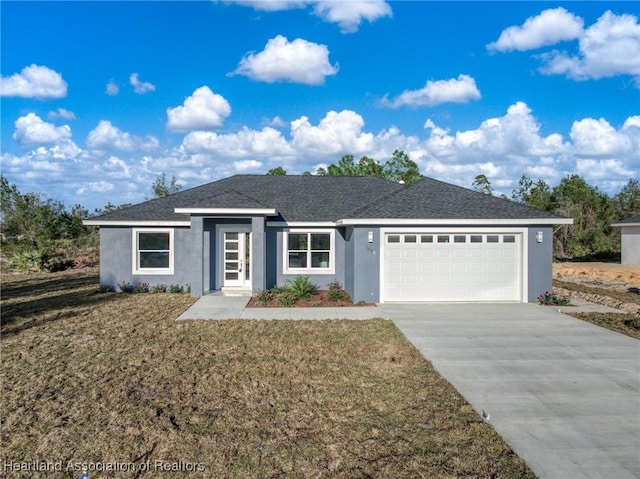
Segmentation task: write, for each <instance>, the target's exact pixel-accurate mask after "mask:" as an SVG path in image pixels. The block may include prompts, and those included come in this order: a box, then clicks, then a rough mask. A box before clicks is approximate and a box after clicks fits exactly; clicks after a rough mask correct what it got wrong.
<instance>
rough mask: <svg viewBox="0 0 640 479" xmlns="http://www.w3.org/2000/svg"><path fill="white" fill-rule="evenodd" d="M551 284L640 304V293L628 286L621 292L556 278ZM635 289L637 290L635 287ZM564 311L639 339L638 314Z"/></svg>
mask: <svg viewBox="0 0 640 479" xmlns="http://www.w3.org/2000/svg"><path fill="white" fill-rule="evenodd" d="M553 285H554V287H558V288H564V289H568V290H570V291H579V292H581V293H588V294H595V295H599V296H606V297H609V298H613V299H616V300H618V301H622V302H625V303H632V304H637V305H639V306H640V295H639V294H638V293H637V292H632V289H631V288H629V290H628V291H627V292H623V291H616V290H612V289H610V288H599V287H594V286H587V285H584V284H580V283H574V282H572V281H560V280H556V279H554V280H553ZM635 289H636V290H637V288H635ZM566 313H567V314H569V315H570V316H573V317H574V318H578V319H581V320H583V321H587V322H589V323H593V324H596V325H598V326H601V327H603V328H606V329H610V330H611V331H616V332H618V333H622V334H626V335H627V336H631V337H632V338H636V339H640V317H639V316H638V315H635V314H625V313H572V312H571V311H566Z"/></svg>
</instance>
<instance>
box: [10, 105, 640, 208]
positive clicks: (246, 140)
mask: <svg viewBox="0 0 640 479" xmlns="http://www.w3.org/2000/svg"><path fill="white" fill-rule="evenodd" d="M31 115H33V116H31V117H29V116H28V115H26V116H25V117H23V120H22V122H21V125H20V130H19V131H20V132H21V133H20V134H21V135H22V137H21V138H22V139H23V140H28V141H29V142H31V141H32V140H34V139H36V138H38V137H40V139H41V140H46V141H48V142H49V143H38V142H35V143H33V142H31V143H29V144H34V148H33V149H32V151H29V152H28V153H24V154H19V155H13V154H2V155H1V162H2V168H3V172H4V173H5V174H6V175H7V176H8V177H9V178H10V179H11V181H12V182H16V184H18V186H19V188H20V189H21V191H44V192H54V193H51V194H52V196H53V197H55V198H56V199H60V200H62V201H64V202H65V203H66V204H73V203H76V202H77V201H78V200H77V195H79V194H82V195H83V196H82V202H83V203H84V204H85V206H88V207H89V208H93V207H101V206H103V205H104V204H106V202H107V201H109V199H111V200H112V202H114V203H115V202H117V203H125V202H133V203H137V202H140V201H143V200H144V199H145V198H147V197H148V196H149V187H150V185H151V183H152V182H153V179H154V178H155V176H156V175H157V172H158V171H166V172H167V173H168V174H170V175H174V174H175V176H176V178H178V179H179V181H180V182H181V184H184V186H185V188H189V187H192V186H196V185H200V184H203V183H205V182H208V181H213V180H216V179H220V178H224V177H226V176H228V175H232V174H237V173H257V174H261V173H264V172H266V171H267V170H268V169H269V168H273V167H276V166H284V167H285V169H286V170H287V171H288V172H289V173H290V174H299V173H301V172H303V171H305V170H308V171H312V172H314V171H316V169H317V166H319V165H327V164H330V163H335V162H337V161H339V160H340V157H341V156H342V155H345V154H353V155H354V156H355V157H356V158H360V157H361V156H363V155H367V156H369V157H371V158H375V159H376V160H378V161H380V162H381V163H383V162H385V161H386V160H388V159H389V158H390V157H391V155H392V153H393V151H394V150H395V149H402V150H404V151H405V152H407V153H408V154H409V156H410V158H411V159H412V160H414V161H415V162H416V163H417V164H418V165H419V167H420V170H421V172H422V173H423V174H426V175H428V176H432V177H435V178H437V179H439V180H442V181H447V182H450V183H453V184H458V185H461V186H465V187H470V186H471V184H472V182H473V179H474V178H475V176H476V175H477V174H479V173H483V174H485V175H487V177H488V178H489V179H490V181H491V183H492V185H493V186H494V189H495V190H496V192H497V193H498V194H500V193H505V194H507V195H510V194H511V190H513V189H515V188H517V181H518V178H519V177H520V176H521V175H522V174H523V173H525V174H527V175H529V176H530V177H531V178H532V179H534V180H537V179H538V178H541V179H543V180H545V181H546V182H547V183H549V184H550V185H551V186H553V185H556V184H558V182H559V181H560V179H561V178H562V177H563V176H566V175H568V174H574V173H579V174H580V175H582V176H583V177H584V178H585V180H586V181H588V182H589V183H590V184H593V185H597V186H598V187H599V188H601V189H602V190H603V191H607V192H608V193H617V192H618V191H619V189H620V188H621V187H622V186H623V185H624V184H625V183H626V182H627V181H628V179H629V178H630V177H635V176H637V171H638V164H639V161H640V157H639V154H638V152H639V151H640V115H637V116H631V117H629V118H627V119H626V121H624V122H622V123H623V124H622V126H619V125H613V124H611V123H609V122H608V121H607V120H605V119H593V118H583V119H581V120H579V121H576V122H575V123H574V124H573V127H572V128H571V133H570V135H569V137H567V138H563V136H562V135H561V134H559V133H557V132H550V133H548V134H544V135H543V134H542V126H541V125H540V124H539V121H538V120H537V119H536V117H535V116H534V112H533V111H532V110H531V108H530V107H529V106H528V105H527V104H525V103H523V102H516V103H514V104H512V105H511V106H509V107H508V108H507V109H506V112H504V113H503V114H502V115H498V116H494V117H490V118H487V119H485V120H484V121H482V122H480V123H479V124H478V125H477V127H476V128H471V129H468V130H458V131H456V130H454V129H452V128H450V127H448V126H447V125H438V124H436V122H435V121H434V120H433V119H428V120H425V122H424V127H425V129H424V131H423V132H422V133H420V134H419V135H407V134H404V133H403V132H402V131H401V130H400V129H398V128H397V127H389V128H386V129H383V130H380V131H377V132H375V131H367V129H366V127H365V121H364V118H363V117H362V116H361V115H359V114H358V113H356V112H355V111H350V110H343V111H340V112H336V111H329V112H328V113H327V114H326V115H325V116H324V117H323V118H321V119H320V120H319V121H318V122H315V123H312V122H311V121H310V120H309V118H308V117H306V116H301V117H299V118H298V119H296V120H294V121H292V122H291V123H290V126H289V129H288V131H284V130H282V131H281V130H277V129H275V128H272V127H269V126H265V127H263V128H262V129H259V130H253V129H251V128H249V127H246V126H245V127H242V128H240V129H238V130H236V131H234V132H228V133H224V134H219V133H216V132H207V131H193V132H190V133H189V134H187V135H186V136H185V137H184V139H183V142H182V144H181V145H180V146H178V147H173V148H165V149H161V148H160V147H159V145H157V143H155V145H156V148H155V149H153V151H152V152H150V153H148V154H145V155H144V156H142V157H141V155H140V153H139V150H140V149H141V148H142V145H145V144H146V143H145V142H147V141H149V138H144V137H140V136H136V135H133V134H131V133H127V132H123V131H121V130H119V129H118V128H116V127H115V126H113V125H111V124H110V123H109V122H107V121H103V122H101V123H100V124H99V125H98V127H97V128H96V129H94V130H93V131H92V132H91V133H90V134H89V136H88V137H87V141H86V144H87V149H86V150H80V148H78V147H77V146H76V145H75V144H74V143H73V141H71V139H70V130H66V129H64V127H58V128H62V129H61V130H60V129H58V130H56V127H55V126H54V125H51V124H46V123H45V122H43V121H42V120H40V119H38V118H37V116H35V115H34V114H31ZM43 124H44V125H43ZM34 125H35V128H30V127H32V126H34ZM47 125H48V126H47ZM16 131H18V128H16ZM56 138H57V139H56ZM154 140H155V139H154ZM52 141H53V143H51V142H52ZM24 144H25V145H26V144H27V142H26V141H25V143H24ZM43 145H44V146H43ZM115 149H118V153H117V155H115V154H114V153H113V151H112V150H115ZM107 150H109V151H107ZM61 185H64V187H63V188H62V187H61ZM110 192H117V193H118V195H117V201H113V196H111V195H112V194H111V193H110ZM48 194H49V193H48ZM65 195H66V196H65Z"/></svg>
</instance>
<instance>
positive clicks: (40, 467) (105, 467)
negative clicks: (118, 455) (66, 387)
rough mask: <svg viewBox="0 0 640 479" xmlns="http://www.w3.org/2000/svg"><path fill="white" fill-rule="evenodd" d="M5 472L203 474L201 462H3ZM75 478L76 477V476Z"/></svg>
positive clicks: (85, 475)
mask: <svg viewBox="0 0 640 479" xmlns="http://www.w3.org/2000/svg"><path fill="white" fill-rule="evenodd" d="M2 470H3V472H8V471H13V472H63V471H65V472H73V473H76V472H77V473H78V474H82V475H80V476H78V479H89V472H94V471H96V472H138V471H142V472H146V471H148V472H202V471H204V470H205V465H204V464H202V463H201V462H182V461H177V462H169V461H161V460H156V461H146V462H74V461H68V462H66V463H65V462H64V461H28V462H27V461H24V462H15V461H7V460H5V461H3V463H2ZM74 477H76V475H75V474H74Z"/></svg>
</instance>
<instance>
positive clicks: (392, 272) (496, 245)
mask: <svg viewBox="0 0 640 479" xmlns="http://www.w3.org/2000/svg"><path fill="white" fill-rule="evenodd" d="M521 241H522V239H521V235H520V234H514V233H387V234H386V235H385V237H384V243H385V244H384V262H383V263H384V271H383V289H384V298H383V299H384V301H520V299H521V290H522V288H521V277H522V269H521V263H522V253H521V250H522V248H521V245H520V243H521Z"/></svg>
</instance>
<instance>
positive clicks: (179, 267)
mask: <svg viewBox="0 0 640 479" xmlns="http://www.w3.org/2000/svg"><path fill="white" fill-rule="evenodd" d="M159 229H167V228H159ZM173 230H174V236H173V241H174V250H175V251H174V257H173V264H174V274H172V275H158V274H153V275H140V274H135V275H134V274H133V272H132V254H133V252H132V248H133V242H132V233H131V231H132V228H131V227H127V226H121V227H118V226H101V227H100V284H104V285H112V286H117V284H118V283H120V282H122V281H125V282H129V283H133V284H136V283H142V282H144V283H149V284H150V285H154V284H166V285H169V284H179V285H181V286H187V285H191V258H190V253H189V250H190V248H184V247H182V245H185V244H187V245H188V244H190V243H191V231H190V230H189V228H187V227H174V228H173Z"/></svg>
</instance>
